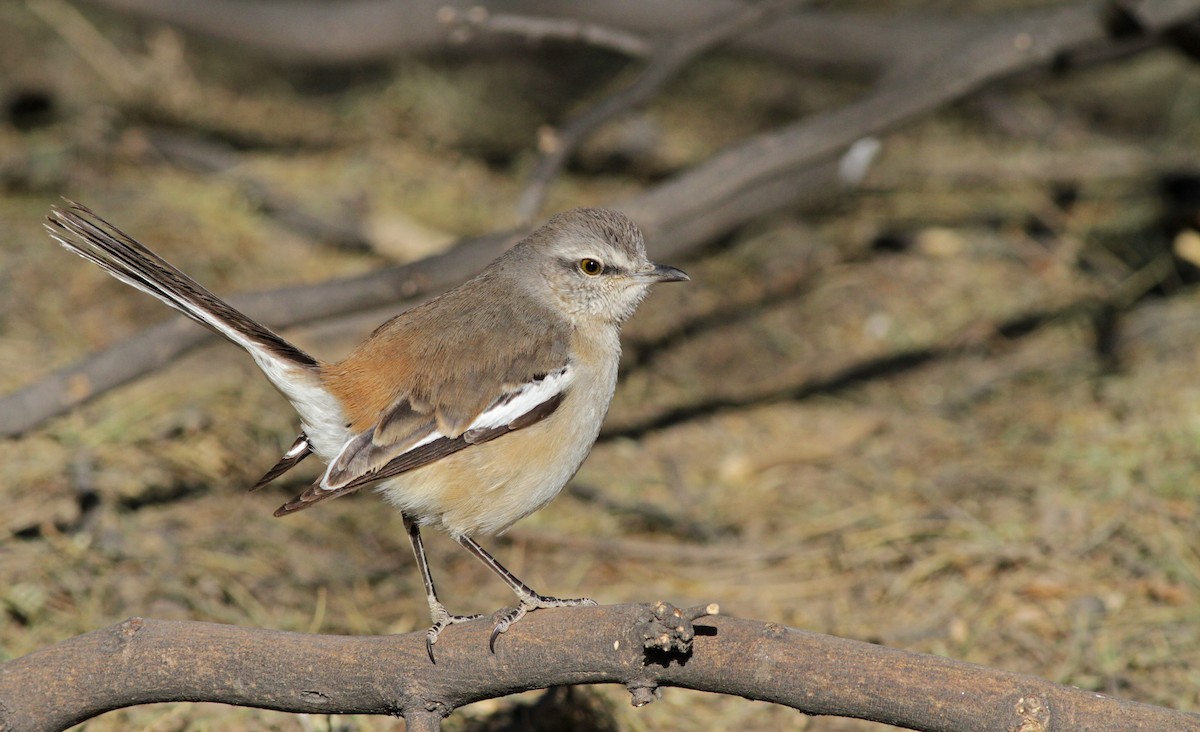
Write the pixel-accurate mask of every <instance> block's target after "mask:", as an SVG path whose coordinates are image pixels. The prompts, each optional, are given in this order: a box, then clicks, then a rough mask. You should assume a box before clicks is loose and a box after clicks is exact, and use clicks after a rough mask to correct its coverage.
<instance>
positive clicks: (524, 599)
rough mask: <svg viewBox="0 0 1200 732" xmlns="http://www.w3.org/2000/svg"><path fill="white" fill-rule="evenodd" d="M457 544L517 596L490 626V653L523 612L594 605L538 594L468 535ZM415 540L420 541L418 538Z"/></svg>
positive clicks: (577, 600) (580, 599) (589, 600)
mask: <svg viewBox="0 0 1200 732" xmlns="http://www.w3.org/2000/svg"><path fill="white" fill-rule="evenodd" d="M455 540H456V541H457V542H458V543H459V544H462V545H463V547H464V548H466V550H467V551H469V552H471V553H472V554H474V555H475V556H476V557H478V558H479V561H481V562H483V563H484V564H486V565H487V566H488V569H490V570H492V571H493V572H495V573H496V574H497V575H499V577H500V579H502V580H504V584H506V585H508V586H509V587H510V588H512V591H513V592H515V593H516V594H517V598H518V599H519V600H520V601H521V604H520V605H518V606H517V607H515V608H510V609H508V610H506V611H505V612H504V613H503V614H502V615H501V616H500V619H499V620H497V621H496V627H494V628H492V637H491V638H490V639H488V648H490V649H491V651H492V653H495V652H496V638H497V637H498V636H499V635H500V634H501V633H503V632H504V631H506V630H508V629H509V628H510V627H512V624H513V623H515V622H517V621H518V620H520V619H521V618H523V617H525V614H526V613H527V612H529V611H530V610H538V609H541V608H546V607H577V606H579V605H595V604H596V601H595V600H591V599H589V598H586V597H580V598H577V599H573V600H567V599H561V598H558V597H547V596H545V595H539V594H538V593H536V592H534V591H533V588H532V587H530V586H529V585H527V584H525V583H524V582H522V581H521V580H520V579H518V578H517V576H516V575H515V574H513V573H512V572H510V571H508V569H506V568H505V566H504V565H503V564H501V563H500V562H499V561H497V560H496V558H495V557H493V556H492V555H491V554H489V553H488V551H487V550H486V549H484V548H483V547H481V546H479V544H478V543H477V542H476V541H475V540H474V539H472V538H471V537H469V536H459V537H456V539H455ZM417 541H420V539H418V540H417Z"/></svg>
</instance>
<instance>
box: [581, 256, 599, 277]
mask: <svg viewBox="0 0 1200 732" xmlns="http://www.w3.org/2000/svg"><path fill="white" fill-rule="evenodd" d="M579 271H580V272H582V273H584V274H585V275H587V276H589V277H595V276H596V275H598V274H600V273H601V272H603V271H604V265H603V264H600V262H599V260H596V259H592V258H590V257H585V258H584V259H581V260H579Z"/></svg>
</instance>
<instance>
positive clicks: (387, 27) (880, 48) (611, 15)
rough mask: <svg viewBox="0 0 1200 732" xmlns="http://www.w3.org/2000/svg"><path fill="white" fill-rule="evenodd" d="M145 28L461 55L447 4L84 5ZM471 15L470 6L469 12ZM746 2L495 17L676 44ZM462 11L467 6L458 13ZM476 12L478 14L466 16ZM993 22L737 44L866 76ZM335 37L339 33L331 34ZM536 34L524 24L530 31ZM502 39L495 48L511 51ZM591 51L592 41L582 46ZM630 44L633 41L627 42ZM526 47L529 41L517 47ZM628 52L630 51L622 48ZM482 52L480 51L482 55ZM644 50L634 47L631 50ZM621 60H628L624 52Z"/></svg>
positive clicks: (227, 1)
mask: <svg viewBox="0 0 1200 732" xmlns="http://www.w3.org/2000/svg"><path fill="white" fill-rule="evenodd" d="M86 2H87V3H88V4H90V5H94V6H98V7H104V8H108V9H110V10H114V11H118V12H122V13H126V14H129V15H132V16H136V17H140V18H143V19H148V20H154V21H159V22H163V23H169V24H171V25H173V26H176V27H177V28H180V29H181V30H184V31H188V32H192V33H198V34H201V35H205V36H209V37H212V38H217V39H220V40H224V41H228V42H231V43H233V44H235V45H236V46H237V47H238V48H239V49H244V50H250V51H251V52H256V53H258V54H260V55H265V56H268V57H271V58H275V59H279V60H283V61H290V62H295V63H305V64H326V65H336V64H361V63H372V62H378V61H380V60H390V59H392V58H395V57H396V56H397V55H412V54H432V53H445V52H447V51H453V50H455V49H461V39H460V38H457V37H455V36H454V34H450V33H447V32H446V26H445V24H444V19H445V18H446V17H447V13H446V11H445V8H446V6H447V5H448V3H447V2H446V0H407V1H406V2H403V3H397V2H395V0H348V1H347V2H339V3H335V4H329V3H323V2H311V1H306V0H290V1H288V0H283V1H279V2H270V3H266V2H260V3H245V2H241V1H240V0H207V1H206V2H205V3H204V4H203V6H200V5H197V4H196V3H194V2H191V0H86ZM463 5H467V6H468V7H469V3H464V4H463ZM743 5H744V3H742V2H740V1H738V0H671V1H670V2H654V3H623V4H614V3H578V2H571V1H570V0H557V1H555V0H493V1H492V2H489V3H488V4H487V7H488V12H489V14H491V15H493V16H496V15H504V16H524V17H526V18H530V17H536V18H537V19H539V21H541V22H540V23H539V24H538V25H540V26H541V27H543V28H546V27H548V24H552V23H554V22H556V21H558V22H566V23H568V24H582V25H584V26H591V27H601V28H604V29H607V30H608V32H609V33H611V34H620V33H622V32H624V33H627V34H634V35H643V36H644V35H649V34H668V35H671V34H675V33H679V32H680V31H683V30H685V29H687V28H689V27H695V26H698V25H704V24H707V23H712V22H714V21H716V20H717V19H718V18H720V17H722V16H728V15H729V14H731V13H734V12H737V11H738V10H739V9H741V8H742V7H743ZM460 7H461V6H460ZM466 12H468V13H469V12H471V11H469V10H468V11H466ZM987 22H989V21H987V20H986V19H985V20H983V21H980V20H979V19H974V18H956V17H950V16H939V15H936V14H931V13H903V14H896V13H862V12H857V13H854V12H842V13H839V12H826V11H811V12H798V13H795V14H793V15H790V16H788V17H787V18H783V19H781V20H780V21H779V22H777V23H775V24H772V25H771V26H770V27H766V28H762V29H760V30H757V31H755V32H754V33H750V34H747V35H746V36H744V37H742V38H739V39H737V40H736V41H735V42H734V45H735V46H736V47H737V48H739V49H741V50H745V51H750V52H754V53H765V54H769V55H772V56H774V57H776V58H781V59H786V60H791V61H796V62H806V63H817V64H821V65H829V66H840V67H853V68H858V69H875V70H877V69H888V68H894V67H895V66H897V65H899V64H901V63H903V62H904V60H905V59H908V58H910V57H911V56H912V54H913V52H914V51H918V52H919V51H922V50H925V49H929V48H933V47H935V46H940V45H941V44H942V43H945V42H946V41H947V39H951V38H954V37H956V36H958V35H959V34H961V33H962V32H964V31H968V30H971V29H974V28H978V27H979V26H980V25H981V23H987ZM330 28H337V29H338V32H337V33H330V32H329V29H330ZM528 29H529V26H528V24H526V30H528ZM502 40H503V39H502V38H500V37H491V38H489V39H488V41H489V42H490V44H491V46H492V47H499V48H505V49H511V48H512V44H511V43H503V42H502ZM580 40H586V41H588V42H593V41H592V40H591V39H587V38H581V39H580ZM626 40H628V38H627V39H626ZM518 42H519V43H524V42H525V41H524V40H523V38H521V39H520V40H518ZM618 43H619V44H620V45H629V44H628V43H621V42H618ZM479 45H482V44H475V45H473V46H472V51H473V52H474V51H476V50H477V49H478V47H479ZM637 46H638V44H637V42H636V41H633V43H632V47H633V48H636V47H637ZM623 52H628V49H626V50H625V51H623Z"/></svg>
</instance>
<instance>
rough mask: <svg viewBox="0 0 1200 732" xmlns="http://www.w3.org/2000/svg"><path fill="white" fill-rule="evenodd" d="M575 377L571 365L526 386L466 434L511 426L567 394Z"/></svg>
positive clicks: (498, 402) (489, 411)
mask: <svg viewBox="0 0 1200 732" xmlns="http://www.w3.org/2000/svg"><path fill="white" fill-rule="evenodd" d="M574 378H575V373H574V372H573V371H572V370H571V367H570V365H567V366H563V367H562V368H561V369H559V370H558V371H553V372H551V373H549V374H546V375H545V376H543V377H542V378H540V379H535V380H533V381H530V382H528V383H525V384H522V385H520V386H518V387H517V388H516V389H513V390H512V391H510V392H508V393H507V394H505V395H504V396H502V397H500V398H499V399H497V400H496V401H494V402H492V406H490V407H488V408H487V409H485V410H484V411H483V412H482V413H481V414H480V415H479V416H478V417H476V418H475V421H474V422H472V423H471V425H470V426H469V427H467V429H466V431H467V432H470V431H471V430H487V429H492V428H493V427H503V426H504V425H506V424H510V423H512V422H513V421H514V420H515V419H516V418H517V417H520V416H521V415H523V414H525V413H526V412H529V411H530V410H532V409H533V408H534V407H536V406H538V405H539V404H541V403H543V402H545V401H546V400H548V399H552V398H554V396H555V395H557V394H560V393H562V392H563V391H565V390H566V388H567V387H568V386H570V385H571V380H572V379H574Z"/></svg>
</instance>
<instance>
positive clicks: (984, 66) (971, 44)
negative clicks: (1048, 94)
mask: <svg viewBox="0 0 1200 732" xmlns="http://www.w3.org/2000/svg"><path fill="white" fill-rule="evenodd" d="M1106 7H1107V4H1106V3H1103V2H1087V3H1083V4H1081V5H1076V6H1072V7H1067V8H1057V9H1052V10H1035V11H1029V12H1028V13H1023V14H1021V15H1020V16H1017V17H1014V18H1012V19H1010V20H1008V21H1006V22H1004V23H1002V24H996V25H994V26H992V27H991V28H990V29H989V30H987V31H985V32H981V33H979V34H977V35H975V36H973V37H971V38H962V39H960V40H961V43H960V44H959V45H957V46H956V47H955V48H954V49H953V50H952V51H950V52H948V53H946V54H943V55H941V56H938V57H936V58H931V59H930V60H928V61H927V62H926V64H925V67H924V68H923V69H922V70H921V71H920V73H916V72H914V73H913V74H912V75H910V76H907V77H905V78H895V79H892V80H891V82H890V83H888V84H886V85H883V86H880V87H878V88H876V89H875V91H873V92H871V93H869V94H868V95H867V96H865V97H864V98H862V99H860V100H858V101H856V102H853V103H851V104H848V105H846V106H844V107H842V108H840V109H836V110H832V111H829V112H825V113H823V114H818V115H814V116H812V117H809V118H807V119H804V120H801V121H799V122H796V123H793V124H790V125H787V126H785V127H783V128H780V129H778V130H775V131H772V132H767V133H764V134H761V135H758V136H755V137H753V138H750V139H749V140H746V141H744V142H742V143H740V144H736V145H733V146H731V147H729V148H726V149H725V150H723V151H721V152H719V153H717V154H716V155H714V156H713V157H711V158H709V159H708V160H707V161H705V162H703V163H700V164H699V165H696V166H694V167H692V168H690V169H688V170H686V171H684V172H683V173H681V174H680V175H678V176H677V177H675V178H673V179H671V180H668V181H666V182H664V183H662V184H659V185H657V186H654V187H652V188H650V189H648V190H646V191H645V192H643V193H641V194H639V195H637V196H634V197H632V198H629V199H627V200H625V201H623V202H618V203H616V204H614V205H613V207H614V208H618V209H620V210H622V211H624V212H625V213H627V214H629V215H630V217H631V218H633V219H634V220H635V221H637V223H638V224H639V226H641V227H642V229H643V231H644V233H645V236H646V240H647V241H649V242H651V249H652V252H653V253H654V254H655V255H656V256H662V257H672V256H674V257H679V256H680V255H683V254H686V253H687V252H689V251H694V250H695V249H697V248H698V247H699V246H701V245H702V244H704V243H706V242H708V241H711V240H712V239H713V238H714V237H716V236H719V235H721V234H723V233H726V232H728V231H731V230H733V229H735V228H737V227H739V226H741V225H744V224H745V223H747V222H749V221H752V220H754V219H755V218H757V217H758V216H761V215H763V214H766V213H769V212H771V211H776V210H779V209H781V208H784V207H787V206H792V205H795V204H796V203H798V202H800V201H802V200H809V201H811V200H815V199H816V198H817V197H819V196H828V195H832V194H834V193H836V192H837V191H838V190H840V189H839V179H838V176H837V156H838V154H839V153H840V152H841V151H843V150H845V149H846V148H847V147H848V146H850V145H851V144H853V143H854V142H855V141H857V140H859V139H862V138H864V137H867V136H871V135H875V134H878V133H880V132H883V131H885V130H889V129H892V128H894V127H896V126H898V125H899V124H901V123H902V122H904V121H906V120H908V119H911V118H913V117H915V116H917V115H920V114H923V113H928V112H930V111H932V110H934V109H937V108H939V107H940V106H943V105H945V104H948V103H951V102H954V101H957V100H959V99H962V98H963V97H965V96H967V95H968V94H971V93H972V92H975V91H978V90H979V89H981V88H986V86H987V84H989V83H990V82H994V81H996V80H998V79H1002V78H1005V77H1007V76H1010V75H1012V74H1015V73H1019V72H1022V71H1028V70H1030V69H1035V68H1042V67H1045V66H1047V65H1049V64H1051V63H1053V62H1054V61H1055V60H1057V59H1058V58H1060V57H1061V56H1062V55H1063V54H1065V53H1069V52H1071V51H1072V50H1074V49H1079V48H1084V47H1089V48H1090V47H1094V46H1095V45H1097V44H1099V43H1103V42H1105V41H1107V40H1108V39H1109V38H1110V34H1109V30H1108V27H1107V25H1106V24H1105V22H1104V12H1103V11H1104V9H1105V8H1106ZM1136 11H1137V13H1138V17H1139V19H1140V23H1141V26H1142V31H1141V32H1144V33H1147V34H1162V33H1164V32H1165V31H1168V30H1169V29H1171V28H1173V27H1174V26H1176V25H1177V24H1181V23H1186V22H1189V21H1191V20H1193V19H1194V18H1195V16H1197V15H1198V14H1200V0H1144V1H1143V2H1141V3H1139V4H1138V5H1137V8H1136ZM510 235H511V232H506V233H501V234H496V235H493V236H487V237H482V238H478V239H469V240H466V241H464V242H460V243H459V244H458V245H457V246H455V247H454V248H452V249H451V250H449V251H447V252H444V253H442V254H439V255H436V256H433V257H430V258H428V259H425V260H422V261H419V262H414V263H411V264H407V265H399V266H394V267H388V268H384V269H381V270H378V271H376V272H373V273H371V274H368V275H365V276H359V277H352V278H345V279H338V280H330V281H327V282H324V283H320V284H317V285H309V286H298V287H291V288H284V289H280V290H274V291H268V292H259V293H252V294H246V295H242V296H238V297H234V298H231V299H230V301H231V303H232V304H233V305H234V306H235V307H238V308H241V309H244V310H245V311H246V312H247V313H248V314H250V315H251V316H252V317H255V318H258V319H260V320H261V321H262V322H263V323H264V324H266V325H267V326H268V327H271V328H278V329H283V328H288V327H292V326H296V325H299V324H302V323H307V322H311V321H314V320H317V319H321V318H329V317H335V316H338V315H344V314H347V313H350V312H356V311H359V310H366V309H370V308H373V307H381V306H384V305H391V306H395V307H396V308H397V309H400V308H402V307H404V306H407V305H411V304H413V303H414V302H415V301H417V300H419V299H422V298H426V297H429V296H430V295H432V294H434V293H436V292H438V291H441V290H444V289H446V288H448V287H451V286H454V285H456V284H458V283H459V282H462V281H463V280H465V279H466V278H467V277H469V276H470V275H471V274H473V273H475V272H477V271H478V270H480V269H482V268H483V267H484V266H485V265H486V264H487V263H488V262H490V261H491V260H492V259H493V258H495V257H496V256H497V255H498V254H499V253H500V252H502V251H503V250H504V249H505V248H506V246H507V244H508V243H509V242H510V238H509V237H510ZM207 337H208V333H207V332H206V331H204V330H202V329H200V328H196V327H194V326H191V325H190V324H189V325H187V326H184V325H183V321H182V319H180V320H179V321H171V322H168V323H165V324H161V325H157V326H153V327H152V328H149V329H147V330H145V331H143V332H141V333H139V334H137V335H134V336H132V337H130V338H128V339H126V340H124V341H121V342H118V343H115V344H113V345H112V346H111V347H109V348H108V349H105V350H104V351H102V352H100V353H98V354H94V355H92V356H89V357H87V358H85V359H83V360H81V361H79V362H77V363H75V364H73V365H71V366H68V367H66V368H64V369H61V370H59V371H56V372H54V373H52V374H50V375H49V376H47V377H45V378H44V379H43V380H41V381H38V382H36V383H34V384H31V385H29V386H27V387H24V388H22V389H19V390H17V391H15V392H12V393H10V394H8V395H5V396H3V397H0V435H4V436H11V435H16V434H20V433H22V432H24V431H26V430H29V429H32V428H33V427H36V426H37V425H39V424H41V423H42V422H44V421H45V420H47V419H49V418H51V417H54V416H56V415H58V414H61V413H63V412H65V411H67V410H68V409H70V408H72V407H74V406H76V405H78V404H81V403H83V402H85V401H87V400H89V399H91V398H92V397H94V396H96V395H98V394H102V393H104V392H105V391H108V390H110V389H112V388H114V387H116V386H119V385H121V384H124V383H126V382H128V381H130V380H132V379H135V378H138V377H139V376H142V375H144V374H147V373H150V372H152V371H154V370H155V369H157V368H159V367H161V366H162V365H164V364H166V363H169V362H170V361H172V360H173V359H175V358H177V357H179V356H180V355H182V354H183V353H186V352H187V351H189V350H191V349H192V348H194V347H196V346H197V345H199V344H201V343H203V342H204V341H205V339H206V338H207Z"/></svg>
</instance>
